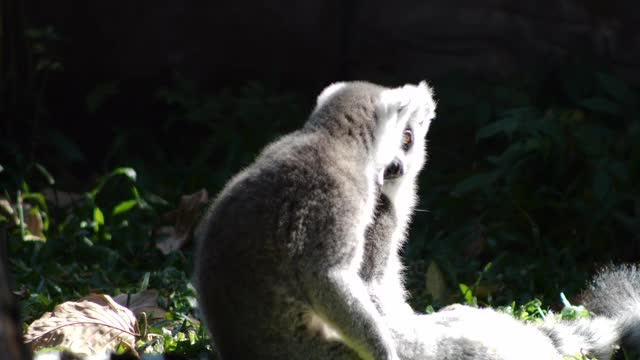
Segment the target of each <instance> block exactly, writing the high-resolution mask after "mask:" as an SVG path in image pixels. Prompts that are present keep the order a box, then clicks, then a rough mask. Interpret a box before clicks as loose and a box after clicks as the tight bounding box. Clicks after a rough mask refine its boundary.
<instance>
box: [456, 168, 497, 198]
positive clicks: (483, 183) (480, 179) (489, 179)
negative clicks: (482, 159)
mask: <svg viewBox="0 0 640 360" xmlns="http://www.w3.org/2000/svg"><path fill="white" fill-rule="evenodd" d="M497 177H498V175H497V174H496V173H494V172H492V173H484V174H475V175H471V176H470V177H468V178H466V179H464V180H462V181H460V182H459V183H457V184H456V186H455V187H454V188H453V193H454V194H456V195H463V194H465V193H468V192H470V191H474V190H478V189H483V188H486V187H489V186H491V185H492V184H493V183H494V182H495V181H496V178H497Z"/></svg>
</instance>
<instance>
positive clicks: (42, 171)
mask: <svg viewBox="0 0 640 360" xmlns="http://www.w3.org/2000/svg"><path fill="white" fill-rule="evenodd" d="M35 166H36V170H38V172H39V173H40V174H42V176H44V178H45V179H46V180H47V184H49V185H53V184H55V183H56V180H55V179H54V178H53V176H51V173H49V171H47V169H46V168H45V167H44V166H42V165H41V164H39V163H36V164H35Z"/></svg>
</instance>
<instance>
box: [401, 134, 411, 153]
mask: <svg viewBox="0 0 640 360" xmlns="http://www.w3.org/2000/svg"><path fill="white" fill-rule="evenodd" d="M412 144H413V132H411V129H406V130H405V131H404V133H402V150H404V151H407V150H409V148H410V147H411V145H412Z"/></svg>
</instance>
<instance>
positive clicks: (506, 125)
mask: <svg viewBox="0 0 640 360" xmlns="http://www.w3.org/2000/svg"><path fill="white" fill-rule="evenodd" d="M518 126H520V118H518V117H516V116H508V117H505V118H503V119H501V120H498V121H495V122H492V123H490V124H489V125H487V126H484V127H481V128H480V129H478V132H476V142H478V141H479V140H482V139H485V138H488V137H492V136H495V135H498V134H505V135H511V134H512V133H513V132H514V131H515V130H516V129H517V128H518Z"/></svg>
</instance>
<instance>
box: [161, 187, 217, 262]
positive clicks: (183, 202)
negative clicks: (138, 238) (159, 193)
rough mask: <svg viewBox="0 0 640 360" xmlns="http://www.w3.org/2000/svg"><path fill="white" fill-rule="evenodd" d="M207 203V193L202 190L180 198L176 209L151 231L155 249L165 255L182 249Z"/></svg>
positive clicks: (164, 216) (163, 217)
mask: <svg viewBox="0 0 640 360" xmlns="http://www.w3.org/2000/svg"><path fill="white" fill-rule="evenodd" d="M208 202H209V193H208V192H207V190H205V189H202V190H200V191H197V192H195V193H193V194H190V195H183V196H182V197H180V204H179V205H178V208H177V209H175V210H172V211H169V212H167V213H165V214H164V215H162V217H161V219H160V225H158V226H156V227H155V228H154V229H153V237H154V238H156V239H158V238H160V239H161V240H158V241H156V247H157V248H158V249H160V251H161V252H162V253H163V254H164V255H167V254H169V253H172V252H174V251H176V250H178V249H180V248H181V247H183V246H184V245H185V244H186V243H187V240H189V235H191V230H192V229H193V227H194V226H195V224H196V223H197V222H198V219H200V213H201V211H202V207H203V206H204V205H206V204H207V203H208Z"/></svg>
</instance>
